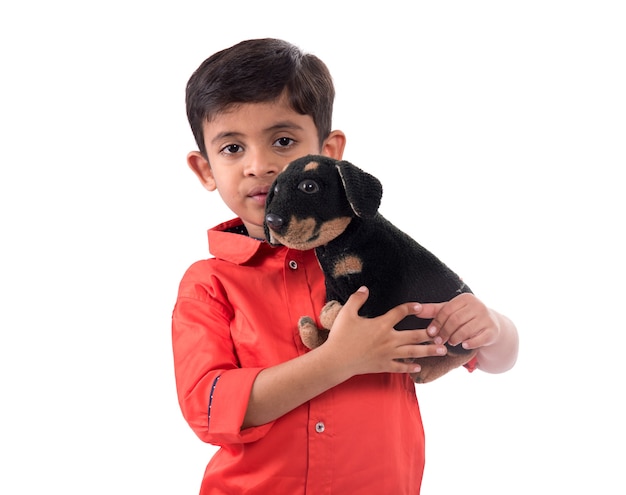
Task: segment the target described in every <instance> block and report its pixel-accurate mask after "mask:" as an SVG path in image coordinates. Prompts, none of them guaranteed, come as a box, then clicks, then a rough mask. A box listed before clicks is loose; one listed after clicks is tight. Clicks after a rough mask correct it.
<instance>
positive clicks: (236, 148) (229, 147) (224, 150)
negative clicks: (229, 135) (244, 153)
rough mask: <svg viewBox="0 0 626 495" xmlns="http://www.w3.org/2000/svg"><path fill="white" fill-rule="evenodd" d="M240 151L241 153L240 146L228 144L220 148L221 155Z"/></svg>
mask: <svg viewBox="0 0 626 495" xmlns="http://www.w3.org/2000/svg"><path fill="white" fill-rule="evenodd" d="M240 151H241V146H239V145H238V144H229V145H227V146H224V147H223V148H222V153H227V154H229V155H230V154H234V153H239V152H240Z"/></svg>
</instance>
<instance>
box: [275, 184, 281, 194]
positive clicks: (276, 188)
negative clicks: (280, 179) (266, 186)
mask: <svg viewBox="0 0 626 495" xmlns="http://www.w3.org/2000/svg"><path fill="white" fill-rule="evenodd" d="M278 189H280V188H279V187H278V184H276V185H275V186H274V194H276V193H277V192H278Z"/></svg>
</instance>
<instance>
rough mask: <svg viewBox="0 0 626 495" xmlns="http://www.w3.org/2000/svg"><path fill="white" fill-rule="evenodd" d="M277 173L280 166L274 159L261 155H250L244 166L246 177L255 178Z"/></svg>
mask: <svg viewBox="0 0 626 495" xmlns="http://www.w3.org/2000/svg"><path fill="white" fill-rule="evenodd" d="M279 171H280V164H278V163H276V157H272V156H267V155H265V154H263V153H258V154H253V155H251V156H250V157H249V159H248V161H247V163H246V166H245V174H246V175H254V176H257V177H261V176H264V175H273V174H277V173H278V172H279Z"/></svg>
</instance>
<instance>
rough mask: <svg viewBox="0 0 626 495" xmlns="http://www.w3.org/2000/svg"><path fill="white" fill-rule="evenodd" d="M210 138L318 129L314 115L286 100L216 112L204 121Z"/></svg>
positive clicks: (245, 104) (207, 136)
mask: <svg viewBox="0 0 626 495" xmlns="http://www.w3.org/2000/svg"><path fill="white" fill-rule="evenodd" d="M203 127H204V135H205V138H206V139H208V140H209V141H211V140H214V139H219V138H220V137H223V136H228V135H255V134H259V133H271V132H275V131H278V130H281V129H284V130H288V129H289V130H292V131H294V132H310V131H312V132H314V133H315V135H317V129H316V127H315V123H314V122H313V118H312V117H311V116H310V115H302V114H300V113H298V112H296V111H295V110H294V109H293V108H291V107H290V106H289V104H288V103H287V102H286V101H283V100H282V99H281V100H277V101H272V102H260V103H238V104H233V105H230V106H229V107H228V108H226V109H225V110H222V111H221V112H219V113H217V114H215V115H214V116H213V117H212V118H211V119H208V120H206V121H205V122H204V124H203Z"/></svg>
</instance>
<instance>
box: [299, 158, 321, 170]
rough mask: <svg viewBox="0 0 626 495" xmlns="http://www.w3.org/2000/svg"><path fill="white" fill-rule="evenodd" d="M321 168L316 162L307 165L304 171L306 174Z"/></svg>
mask: <svg viewBox="0 0 626 495" xmlns="http://www.w3.org/2000/svg"><path fill="white" fill-rule="evenodd" d="M319 166H320V164H319V162H316V161H310V162H309V163H307V164H306V165H305V166H304V168H303V170H304V171H305V172H308V171H309V170H315V169H316V168H317V167H319Z"/></svg>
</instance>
